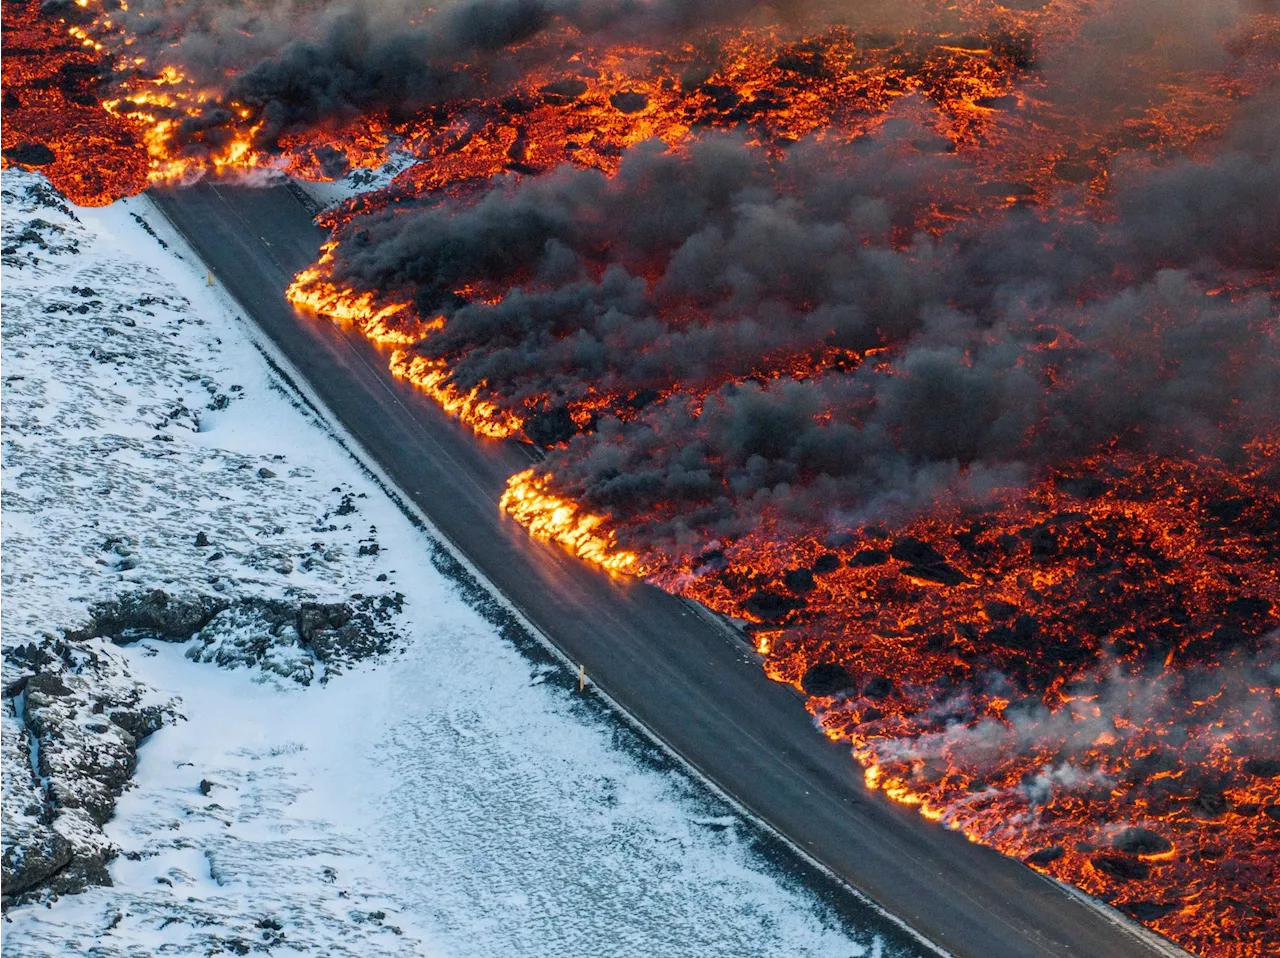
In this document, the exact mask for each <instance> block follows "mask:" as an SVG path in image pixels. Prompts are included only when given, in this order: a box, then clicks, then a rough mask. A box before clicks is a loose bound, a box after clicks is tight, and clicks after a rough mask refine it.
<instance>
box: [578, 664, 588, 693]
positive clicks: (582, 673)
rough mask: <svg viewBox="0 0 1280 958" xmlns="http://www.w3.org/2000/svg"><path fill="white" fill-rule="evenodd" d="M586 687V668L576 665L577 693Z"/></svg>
mask: <svg viewBox="0 0 1280 958" xmlns="http://www.w3.org/2000/svg"><path fill="white" fill-rule="evenodd" d="M586 687H587V667H586V666H585V665H582V664H579V665H578V691H579V692H581V691H582V690H583V689H585V688H586Z"/></svg>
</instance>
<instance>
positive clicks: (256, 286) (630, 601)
mask: <svg viewBox="0 0 1280 958" xmlns="http://www.w3.org/2000/svg"><path fill="white" fill-rule="evenodd" d="M154 198H155V200H156V201H157V202H158V203H159V205H160V207H161V208H162V209H163V210H164V212H165V214H166V215H167V216H168V217H169V219H170V220H171V221H172V223H173V224H174V225H175V226H176V227H177V228H178V229H179V230H180V231H181V232H182V233H183V234H184V235H185V236H186V237H187V238H188V240H189V241H190V242H191V244H192V245H193V246H194V247H195V248H196V250H197V251H198V252H199V253H200V255H201V256H202V257H203V259H204V260H205V262H206V263H207V265H208V266H209V267H210V268H211V269H212V270H213V271H214V273H215V274H216V275H217V276H218V278H219V279H220V280H221V281H222V283H223V284H224V285H225V286H226V287H227V288H228V289H229V290H230V291H231V293H232V294H233V295H235V296H236V297H237V299H238V300H239V301H240V303H241V304H242V305H243V306H244V308H245V309H246V310H248V312H249V314H250V315H251V316H252V318H253V319H254V320H255V321H256V322H257V323H258V324H259V325H260V326H261V328H262V329H263V330H264V331H265V333H266V334H267V335H268V336H269V337H270V338H271V339H272V340H273V341H274V342H275V343H276V344H277V346H278V347H279V348H280V349H281V350H282V352H283V353H284V354H285V355H286V356H287V357H288V358H289V360H290V361H291V362H292V364H293V365H294V367H295V368H296V369H297V370H298V371H299V372H300V373H301V374H302V375H303V376H304V377H305V378H306V380H307V381H308V383H309V384H310V386H311V388H312V389H313V390H314V391H315V392H316V393H317V394H318V395H319V396H320V397H321V399H322V400H323V401H324V402H325V404H326V405H327V406H328V408H329V410H330V411H331V413H332V414H333V415H335V416H336V418H337V419H338V420H340V421H341V422H342V424H343V425H344V426H345V427H346V429H347V430H348V431H349V432H350V433H351V434H352V435H354V436H355V438H356V439H357V440H358V441H359V442H360V443H361V444H362V445H363V446H364V448H365V449H366V450H367V451H368V453H369V454H370V455H372V456H373V458H374V459H375V460H376V461H377V462H378V463H379V464H380V465H381V467H382V468H383V469H384V470H385V471H386V473H387V474H388V475H390V476H391V478H392V479H393V480H394V481H395V482H396V483H397V484H398V485H399V487H400V489H401V490H403V491H404V492H405V493H406V494H407V495H408V496H409V497H410V498H411V499H413V501H414V502H415V503H416V504H417V505H418V506H419V507H420V508H421V509H422V510H423V511H424V512H425V513H426V514H427V515H428V516H430V517H431V519H432V521H433V522H434V523H435V524H436V526H437V527H438V528H439V530H440V531H441V532H442V533H443V534H444V535H445V536H447V537H448V538H449V540H450V541H451V542H452V543H453V545H454V546H455V547H456V548H458V549H459V550H460V551H461V552H462V553H463V554H465V555H466V557H467V558H468V559H469V560H470V561H471V562H472V563H473V564H474V565H475V566H476V567H477V568H479V569H480V570H481V571H482V572H483V574H484V575H485V576H487V577H488V579H489V580H490V581H491V582H492V583H493V584H494V585H495V586H496V587H497V588H498V589H499V590H500V591H501V592H502V593H503V594H504V595H505V596H506V597H507V598H508V599H510V600H511V601H512V602H513V603H514V604H515V605H516V606H517V607H518V608H519V609H520V610H521V611H522V612H523V613H524V614H525V616H526V617H527V618H528V619H530V620H531V621H532V622H533V623H534V624H535V625H536V626H537V627H538V628H539V629H541V630H542V631H543V633H545V634H546V635H547V636H549V637H550V638H551V639H552V640H553V641H554V642H555V643H556V644H557V645H559V647H560V648H561V649H562V650H563V651H564V652H565V653H566V654H567V655H568V656H569V657H570V658H571V659H573V660H574V661H576V662H581V663H583V664H584V665H585V667H586V672H587V675H588V676H589V678H590V679H591V680H592V681H594V682H596V683H597V684H598V685H599V686H600V688H602V689H603V690H604V691H605V692H607V693H608V694H609V695H610V696H612V697H613V698H614V699H615V700H616V701H617V702H619V703H620V704H621V705H622V706H623V707H624V708H626V709H627V710H628V711H629V712H631V713H632V714H633V715H635V716H636V717H638V718H639V719H640V720H641V721H643V722H644V723H645V724H646V725H647V726H648V727H649V728H650V729H651V730H652V731H653V732H655V733H656V734H657V735H658V736H660V737H661V738H662V739H663V740H664V741H665V742H666V743H667V744H668V745H669V746H671V747H672V748H673V749H674V750H675V751H676V752H678V753H679V754H680V755H681V756H683V757H684V758H685V759H686V760H687V761H689V762H690V763H691V764H693V765H694V766H696V767H697V768H698V769H700V770H701V771H702V772H703V773H704V774H705V775H706V776H707V777H708V778H710V779H711V780H712V781H714V782H716V783H717V784H718V785H719V786H720V787H721V788H723V789H724V790H725V791H727V792H728V793H729V794H731V795H733V796H734V797H735V798H736V799H737V800H738V801H740V802H741V803H742V804H743V805H744V806H746V807H747V808H748V809H750V810H751V811H752V812H754V813H755V814H757V815H758V816H759V817H760V818H762V819H764V820H765V821H767V822H768V823H770V824H771V825H772V826H773V827H775V828H776V829H778V830H779V831H780V832H781V833H782V834H783V835H785V836H786V837H787V838H789V839H790V840H791V841H792V842H794V843H795V844H796V845H798V846H799V847H800V848H802V849H804V850H805V851H807V852H808V853H809V854H810V855H811V856H813V857H814V858H815V859H817V860H819V861H820V862H822V863H823V864H824V865H826V866H827V867H828V868H830V869H831V870H832V871H834V872H835V873H836V874H837V875H839V876H840V877H842V878H843V879H845V880H846V881H847V882H848V883H849V884H851V885H852V886H854V887H855V888H857V889H859V890H860V891H861V892H863V893H864V894H866V895H867V896H869V897H870V898H871V899H873V900H874V901H876V902H878V903H879V904H880V905H881V906H883V907H884V908H885V909H886V910H888V911H889V912H891V913H892V914H894V915H897V916H899V917H900V918H901V919H902V920H904V921H905V922H907V923H908V924H909V925H910V926H911V927H912V928H914V929H915V930H916V931H918V932H919V933H920V934H922V935H924V936H925V937H926V938H928V939H929V940H931V941H933V942H936V943H937V944H938V945H940V946H941V947H943V948H945V949H947V950H949V951H950V952H952V953H953V954H954V955H957V956H961V958H1040V956H1045V958H1048V956H1065V955H1072V956H1079V958H1134V956H1149V955H1154V954H1156V951H1155V949H1154V948H1153V947H1152V946H1151V945H1150V944H1149V943H1147V942H1143V941H1140V940H1139V939H1138V938H1137V937H1135V936H1134V935H1132V934H1130V933H1129V932H1128V931H1126V930H1123V929H1121V928H1120V927H1118V926H1117V925H1116V924H1114V923H1112V922H1110V921H1109V920H1108V919H1106V918H1105V917H1103V916H1101V915H1100V914H1098V913H1097V912H1096V911H1094V910H1093V909H1091V908H1089V907H1087V906H1085V905H1083V904H1081V903H1080V902H1079V901H1077V900H1076V899H1074V898H1072V897H1069V896H1068V895H1066V894H1065V893H1064V892H1062V891H1061V890H1060V889H1059V888H1058V887H1057V886H1055V885H1054V884H1052V883H1051V882H1048V881H1046V880H1045V879H1043V878H1041V877H1040V876H1038V875H1037V874H1036V873H1034V872H1032V871H1031V870H1030V869H1027V868H1025V867H1024V866H1022V865H1021V864H1019V863H1017V862H1014V861H1011V860H1009V859H1006V858H1004V857H1002V856H1000V855H998V854H996V853H995V852H993V851H991V850H989V849H986V848H982V847H979V846H976V845H972V844H970V843H969V842H968V841H966V840H965V839H964V838H963V837H961V836H960V835H957V834H955V833H952V832H948V831H946V830H944V829H942V828H939V827H937V826H935V825H931V824H930V823H928V822H926V821H925V820H924V819H922V818H921V817H920V816H918V815H917V814H915V813H914V812H912V811H910V810H908V809H905V808H902V807H900V806H897V805H895V804H894V803H892V802H890V801H888V800H887V799H884V798H883V797H881V796H878V795H875V794H873V793H869V792H868V791H867V790H866V789H865V787H864V786H863V785H862V782H861V772H860V770H859V769H858V768H857V767H856V765H855V763H854V762H853V760H852V759H851V758H850V756H849V754H848V751H847V749H845V748H841V747H839V746H837V745H835V744H834V743H831V742H829V741H828V740H827V739H826V738H825V737H824V736H822V735H820V734H819V733H818V732H817V731H815V730H814V728H813V725H812V723H811V721H810V718H809V716H808V714H807V713H806V711H805V709H804V708H803V704H802V702H801V700H800V698H799V696H798V695H797V694H796V693H795V692H794V691H793V690H791V689H789V688H786V687H784V686H781V685H778V684H776V683H773V682H770V681H769V680H768V679H767V678H766V677H765V676H764V674H763V672H762V670H761V669H760V666H759V664H758V663H757V662H755V661H753V659H752V657H751V655H750V653H749V650H748V649H747V648H746V646H745V645H743V644H742V643H741V642H738V641H737V640H735V639H733V638H732V637H731V636H730V635H728V634H727V633H726V632H725V630H723V629H720V628H718V627H716V626H714V625H712V624H710V623H709V622H708V621H707V620H706V619H705V618H704V617H703V616H702V615H700V614H699V613H698V612H696V611H693V610H691V609H690V608H689V607H688V605H686V604H685V603H684V602H682V601H680V600H679V599H676V598H675V597H673V596H670V595H667V594H665V593H663V592H661V591H659V590H657V589H655V588H653V587H651V586H648V585H645V584H644V583H641V582H636V581H633V580H630V579H613V578H610V577H608V576H607V575H604V574H602V573H600V572H598V571H596V570H595V569H593V568H590V567H588V566H587V565H585V564H584V563H582V562H579V561H577V560H576V559H574V558H573V557H571V556H570V555H568V554H567V553H566V552H565V551H564V550H562V549H560V548H558V547H556V546H552V545H547V544H544V543H540V542H536V541H532V540H531V539H530V538H529V537H528V536H527V535H526V534H525V532H524V530H523V529H522V528H520V527H519V526H518V525H517V524H515V523H514V522H512V521H511V520H510V519H508V518H506V517H505V516H503V515H502V514H501V513H500V512H499V510H498V506H497V502H498V497H499V495H500V494H501V493H502V490H503V488H504V486H505V482H506V479H507V477H508V476H510V475H511V474H512V473H514V472H516V471H518V470H520V469H524V468H527V467H528V466H529V464H530V461H531V460H530V454H529V452H528V451H527V450H526V449H525V448H524V447H522V446H520V445H519V444H517V443H514V442H495V441H487V440H480V439H477V438H476V437H474V436H473V435H472V434H471V433H470V432H469V431H468V430H465V429H463V428H461V427H460V426H459V425H458V424H457V423H456V422H455V421H453V420H451V419H449V418H448V417H447V416H446V415H445V414H444V413H443V411H442V410H440V409H439V408H438V407H437V406H436V405H435V404H434V403H432V402H431V401H430V400H429V399H427V398H426V397H425V396H424V395H423V394H421V393H420V392H418V391H417V390H415V389H413V388H412V387H410V386H407V385H406V384H403V383H400V382H398V381H397V380H395V379H394V378H393V377H392V376H391V375H390V374H389V373H388V372H387V362H386V357H385V356H383V355H380V354H379V352H378V351H377V349H376V348H374V347H372V346H371V345H369V344H368V343H367V342H366V341H365V340H364V339H363V338H362V337H359V336H358V335H354V334H348V333H344V332H343V331H341V330H339V329H337V328H336V327H334V326H333V325H331V324H330V323H329V322H327V321H322V320H316V319H312V318H306V317H302V316H300V315H298V314H297V313H296V312H295V311H294V310H293V309H292V307H290V306H289V304H288V303H287V301H286V300H285V298H284V295H283V291H284V289H285V287H286V285H287V284H288V282H289V280H290V279H291V278H292V276H293V274H294V273H295V272H296V271H297V270H299V269H301V268H303V267H305V266H307V265H308V264H310V263H311V262H312V261H313V259H314V257H315V255H316V251H317V247H318V246H319V243H320V241H321V240H322V239H323V237H322V235H321V234H320V232H319V231H318V230H317V229H316V228H315V227H314V226H313V225H312V223H311V221H310V215H309V213H308V212H307V211H306V209H305V208H304V207H303V205H302V204H301V203H300V202H299V200H298V199H297V197H296V196H295V195H294V194H293V193H292V192H291V191H290V190H288V189H286V188H283V187H275V188H272V189H257V190H250V189H243V188H230V187H225V186H218V187H214V186H210V185H208V184H203V185H200V186H196V187H194V188H190V189H186V190H182V191H178V192H167V191H166V192H157V193H155V194H154ZM899 937H900V938H901V936H900V935H899Z"/></svg>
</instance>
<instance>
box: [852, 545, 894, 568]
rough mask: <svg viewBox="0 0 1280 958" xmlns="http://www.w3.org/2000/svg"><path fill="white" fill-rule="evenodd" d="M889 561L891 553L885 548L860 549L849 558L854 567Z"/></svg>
mask: <svg viewBox="0 0 1280 958" xmlns="http://www.w3.org/2000/svg"><path fill="white" fill-rule="evenodd" d="M888 561H889V553H887V552H885V551H884V550H883V549H860V550H859V551H857V552H855V553H854V554H853V556H852V557H851V558H850V559H849V565H851V566H853V567H854V568H859V567H866V566H873V565H884V564H885V563H886V562H888Z"/></svg>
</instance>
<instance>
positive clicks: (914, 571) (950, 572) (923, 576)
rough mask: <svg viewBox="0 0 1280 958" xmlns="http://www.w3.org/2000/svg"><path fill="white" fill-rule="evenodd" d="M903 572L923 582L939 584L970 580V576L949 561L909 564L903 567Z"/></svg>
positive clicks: (959, 582)
mask: <svg viewBox="0 0 1280 958" xmlns="http://www.w3.org/2000/svg"><path fill="white" fill-rule="evenodd" d="M902 574H903V575H905V576H908V577H909V578H912V579H916V580H918V581H922V582H935V583H937V584H938V585H960V584H961V583H962V582H968V581H969V577H968V576H966V575H965V574H964V573H963V572H961V571H960V570H959V569H957V568H956V567H955V566H953V565H951V564H950V563H947V562H940V563H938V564H937V565H908V566H903V567H902Z"/></svg>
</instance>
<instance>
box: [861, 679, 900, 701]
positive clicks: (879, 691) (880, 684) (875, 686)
mask: <svg viewBox="0 0 1280 958" xmlns="http://www.w3.org/2000/svg"><path fill="white" fill-rule="evenodd" d="M862 694H863V695H865V696H866V697H867V698H869V699H887V698H888V697H889V696H890V695H892V694H893V679H891V678H888V677H887V676H884V675H873V676H872V677H871V678H870V679H868V680H867V684H866V685H864V686H863V687H862Z"/></svg>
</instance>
